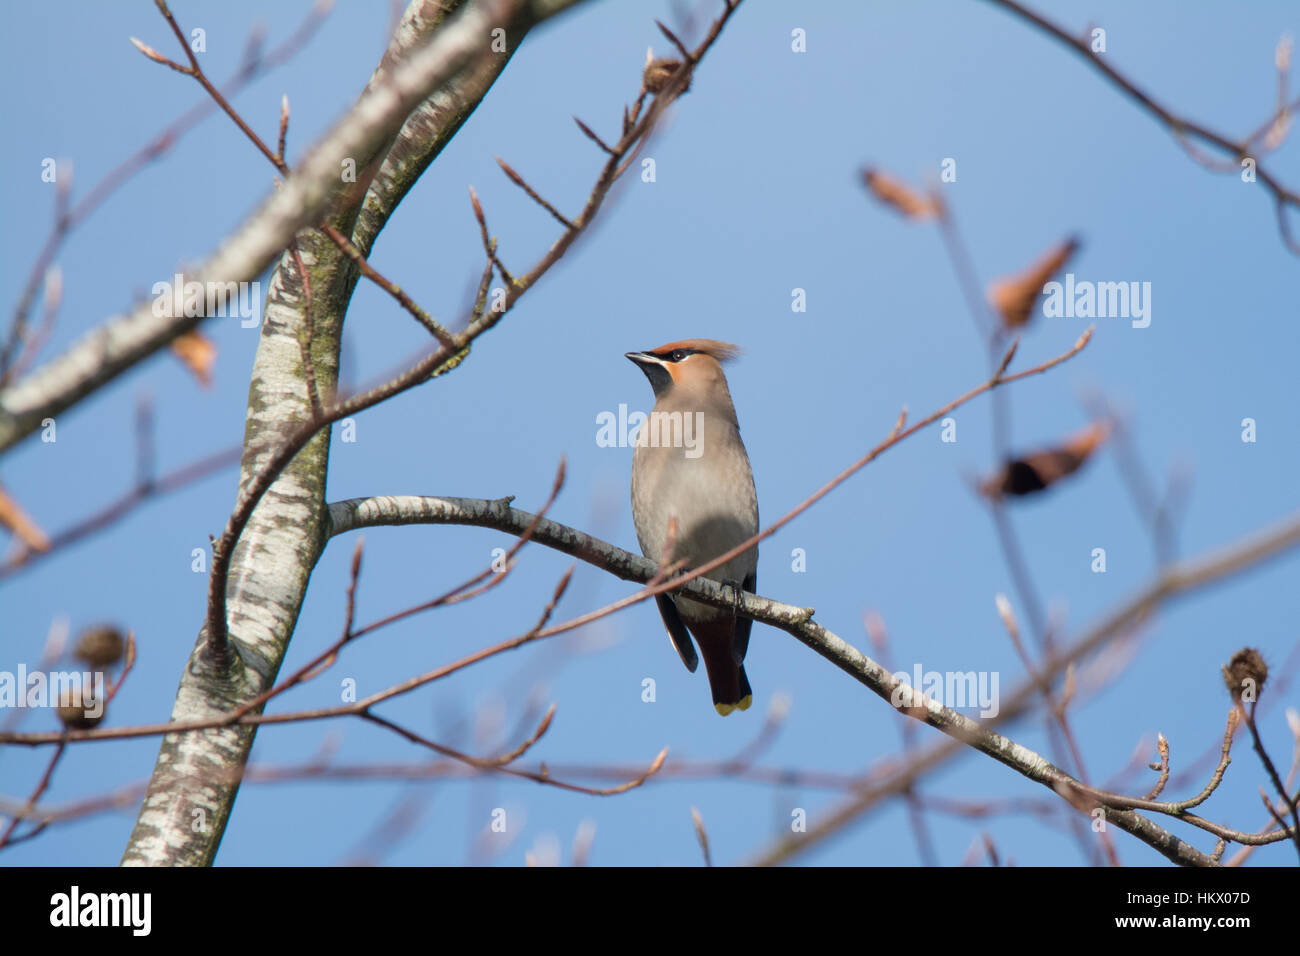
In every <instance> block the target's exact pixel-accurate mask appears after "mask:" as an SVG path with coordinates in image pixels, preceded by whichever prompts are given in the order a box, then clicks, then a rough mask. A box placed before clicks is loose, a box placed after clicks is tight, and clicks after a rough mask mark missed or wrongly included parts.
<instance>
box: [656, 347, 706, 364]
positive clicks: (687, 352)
mask: <svg viewBox="0 0 1300 956" xmlns="http://www.w3.org/2000/svg"><path fill="white" fill-rule="evenodd" d="M698 351H699V349H673V350H672V351H671V352H666V353H663V354H661V355H660V356H659V357H660V358H663V359H667V360H668V361H669V362H680V361H682V360H683V359H685V358H687V357H688V356H691V355H694V354H696V353H697V352H698Z"/></svg>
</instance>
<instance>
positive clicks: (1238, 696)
mask: <svg viewBox="0 0 1300 956" xmlns="http://www.w3.org/2000/svg"><path fill="white" fill-rule="evenodd" d="M1266 680H1268V665H1267V664H1265V663H1264V657H1263V655H1262V654H1260V652H1259V651H1257V650H1256V649H1255V648H1253V647H1243V648H1242V649H1241V650H1239V651H1237V653H1235V654H1233V655H1232V660H1231V661H1229V662H1228V666H1227V667H1225V668H1224V669H1223V681H1224V683H1225V684H1226V685H1227V687H1228V693H1229V694H1231V695H1232V699H1233V700H1240V701H1245V702H1246V703H1248V704H1249V703H1253V702H1254V701H1256V700H1258V699H1259V692H1260V691H1262V690H1263V689H1264V682H1265V681H1266Z"/></svg>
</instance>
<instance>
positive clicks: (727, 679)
mask: <svg viewBox="0 0 1300 956" xmlns="http://www.w3.org/2000/svg"><path fill="white" fill-rule="evenodd" d="M727 623H728V624H730V623H731V622H730V621H728V622H727ZM728 629H729V628H728ZM698 637H699V635H698V633H697V638H698ZM699 645H700V656H701V657H703V658H704V669H705V670H706V671H707V672H708V675H709V689H710V690H711V691H713V707H714V709H715V710H717V712H718V713H719V714H721V715H722V716H723V717H726V716H727V715H728V714H730V713H731V712H732V711H733V710H749V705H750V704H752V703H753V702H754V692H753V691H752V690H751V689H750V687H749V678H748V677H747V676H745V665H744V664H737V663H736V659H735V658H734V657H733V656H732V654H731V635H730V634H727V635H726V640H725V642H724V641H718V640H709V639H707V638H705V639H702V640H699Z"/></svg>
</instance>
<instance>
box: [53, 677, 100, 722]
mask: <svg viewBox="0 0 1300 956" xmlns="http://www.w3.org/2000/svg"><path fill="white" fill-rule="evenodd" d="M56 713H57V714H58V715H59V722H60V723H62V724H63V726H64V727H66V728H68V730H90V729H91V728H92V727H94V726H96V725H97V724H98V723H99V722H100V721H101V720H103V719H104V705H103V703H102V702H100V701H99V700H97V699H96V697H95V692H94V690H93V689H92V688H90V687H81V688H78V689H77V690H64V691H63V692H62V693H60V694H59V707H58V710H57V711H56Z"/></svg>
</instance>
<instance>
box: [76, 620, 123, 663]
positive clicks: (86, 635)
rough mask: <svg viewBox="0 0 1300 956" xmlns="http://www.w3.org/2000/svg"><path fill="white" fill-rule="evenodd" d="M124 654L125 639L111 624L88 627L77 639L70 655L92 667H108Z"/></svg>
mask: <svg viewBox="0 0 1300 956" xmlns="http://www.w3.org/2000/svg"><path fill="white" fill-rule="evenodd" d="M125 653H126V638H125V637H123V635H122V632H121V631H119V630H118V629H117V628H115V627H113V626H112V625H111V624H99V625H96V626H94V627H88V628H86V629H85V630H84V631H82V632H81V636H80V637H78V638H77V644H76V647H74V648H73V651H72V654H73V656H74V657H76V658H77V660H80V661H85V662H86V663H87V664H89V665H90V666H92V667H110V666H112V665H113V664H116V663H117V662H118V661H120V660H121V659H122V655H123V654H125Z"/></svg>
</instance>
